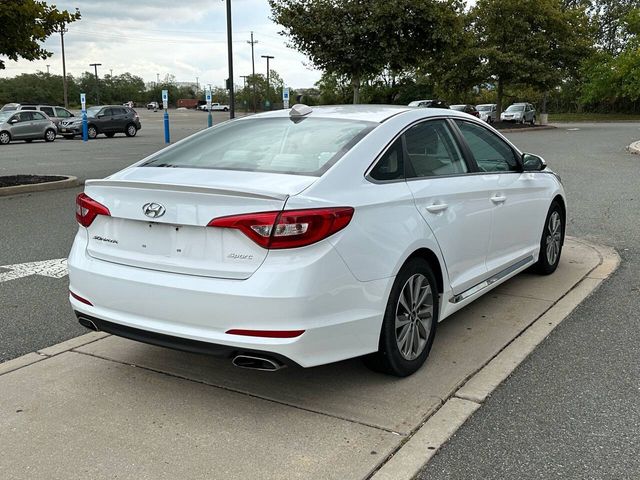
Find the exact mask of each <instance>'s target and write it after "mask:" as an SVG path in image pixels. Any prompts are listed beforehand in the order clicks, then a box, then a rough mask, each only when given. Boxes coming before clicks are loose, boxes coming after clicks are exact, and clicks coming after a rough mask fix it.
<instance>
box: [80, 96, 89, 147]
mask: <svg viewBox="0 0 640 480" xmlns="http://www.w3.org/2000/svg"><path fill="white" fill-rule="evenodd" d="M80 104H81V105H82V141H83V142H86V141H87V140H89V129H88V128H87V95H86V94H84V93H81V94H80Z"/></svg>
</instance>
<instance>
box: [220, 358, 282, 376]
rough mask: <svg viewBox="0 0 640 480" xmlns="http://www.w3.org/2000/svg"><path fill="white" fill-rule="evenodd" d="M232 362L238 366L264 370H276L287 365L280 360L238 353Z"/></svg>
mask: <svg viewBox="0 0 640 480" xmlns="http://www.w3.org/2000/svg"><path fill="white" fill-rule="evenodd" d="M231 363H233V364H234V365H235V366H236V367H240V368H248V369H251V370H261V371H263V372H275V371H276V370H280V369H282V368H284V367H285V365H284V364H283V363H281V362H279V361H278V360H275V359H272V358H268V357H257V356H253V355H236V356H235V357H234V358H233V360H232V361H231Z"/></svg>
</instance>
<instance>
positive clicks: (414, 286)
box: [395, 273, 433, 360]
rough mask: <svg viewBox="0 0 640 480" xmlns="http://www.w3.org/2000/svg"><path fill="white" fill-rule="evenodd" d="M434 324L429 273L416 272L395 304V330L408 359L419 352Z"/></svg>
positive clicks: (412, 358)
mask: <svg viewBox="0 0 640 480" xmlns="http://www.w3.org/2000/svg"><path fill="white" fill-rule="evenodd" d="M432 328H433V292H432V291H431V285H430V284H429V281H428V280H427V277H425V276H424V275H422V274H420V273H417V274H415V275H413V276H411V277H410V278H409V279H408V280H407V282H406V283H405V284H404V287H402V291H401V292H400V296H399V298H398V304H397V306H396V320H395V333H396V343H397V346H398V350H399V351H400V354H401V355H402V356H403V358H405V359H406V360H415V359H416V358H418V357H419V356H420V354H421V353H422V351H423V350H424V348H425V346H426V345H427V340H428V339H429V336H430V334H431V329H432Z"/></svg>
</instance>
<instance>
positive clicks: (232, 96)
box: [227, 0, 236, 118]
mask: <svg viewBox="0 0 640 480" xmlns="http://www.w3.org/2000/svg"><path fill="white" fill-rule="evenodd" d="M232 42H233V34H232V32H231V0H227V49H228V57H229V86H230V87H231V88H229V118H235V116H236V95H235V91H234V88H233V48H232Z"/></svg>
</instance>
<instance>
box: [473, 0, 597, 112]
mask: <svg viewBox="0 0 640 480" xmlns="http://www.w3.org/2000/svg"><path fill="white" fill-rule="evenodd" d="M472 14H473V16H474V17H475V20H474V28H475V31H476V34H477V37H478V52H479V54H480V57H481V60H482V70H483V72H484V76H485V78H486V79H487V80H493V81H494V82H495V83H496V84H497V98H498V100H497V103H498V111H499V112H500V111H501V110H502V99H503V96H504V90H505V87H506V86H509V85H515V84H523V85H528V86H535V87H538V88H540V89H542V90H544V91H546V90H549V89H551V88H554V87H556V86H557V85H559V84H560V83H561V82H562V80H563V79H564V78H566V77H567V76H570V75H571V74H572V73H574V72H576V71H577V69H578V68H579V65H580V64H581V62H582V61H583V60H584V59H585V58H586V57H587V56H588V55H589V54H590V47H591V44H592V42H591V36H590V33H591V31H590V28H589V21H588V17H587V16H586V14H585V11H584V8H580V7H577V8H566V7H565V6H564V4H563V3H562V1H561V0H478V2H477V4H476V6H475V8H474V9H473V11H472Z"/></svg>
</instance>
